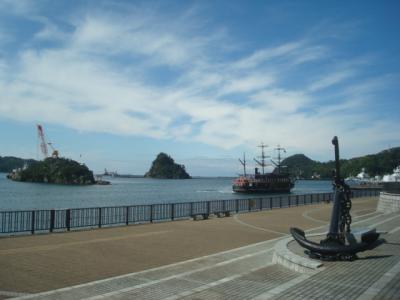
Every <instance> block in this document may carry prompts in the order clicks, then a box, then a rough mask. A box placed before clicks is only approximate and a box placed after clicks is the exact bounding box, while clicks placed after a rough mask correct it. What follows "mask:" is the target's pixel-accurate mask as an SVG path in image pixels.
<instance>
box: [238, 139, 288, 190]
mask: <svg viewBox="0 0 400 300" xmlns="http://www.w3.org/2000/svg"><path fill="white" fill-rule="evenodd" d="M258 147H260V148H261V156H260V157H259V159H255V158H254V161H255V162H256V164H257V165H258V166H259V167H261V172H260V169H259V168H258V167H256V168H255V169H254V175H248V174H247V172H246V155H245V154H243V160H241V159H239V162H240V163H241V164H242V166H243V175H242V176H239V177H238V178H236V179H235V180H234V182H233V186H232V189H233V191H234V192H236V193H289V192H290V190H291V189H292V188H293V187H294V180H293V179H292V178H291V177H290V175H289V174H288V173H287V172H284V171H283V168H284V166H282V164H281V163H282V160H281V152H282V151H284V152H286V150H285V149H284V148H282V147H280V146H279V145H278V147H277V148H275V150H277V151H278V156H277V158H276V159H277V161H276V162H275V161H273V160H271V162H272V163H273V165H274V166H275V169H274V171H273V172H271V173H266V172H265V167H266V166H268V165H267V163H266V158H268V157H267V156H266V155H265V151H264V149H265V148H266V147H267V146H266V145H264V143H261V145H259V146H258Z"/></svg>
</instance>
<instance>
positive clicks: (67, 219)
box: [65, 209, 71, 231]
mask: <svg viewBox="0 0 400 300" xmlns="http://www.w3.org/2000/svg"><path fill="white" fill-rule="evenodd" d="M65 227H66V228H67V231H70V230H71V210H70V209H67V210H66V211H65Z"/></svg>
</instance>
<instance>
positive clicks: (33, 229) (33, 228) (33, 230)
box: [31, 210, 35, 234]
mask: <svg viewBox="0 0 400 300" xmlns="http://www.w3.org/2000/svg"><path fill="white" fill-rule="evenodd" d="M31 221H32V222H31V233H32V234H35V211H34V210H32V220H31Z"/></svg>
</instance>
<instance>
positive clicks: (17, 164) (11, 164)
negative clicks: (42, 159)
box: [0, 156, 36, 173]
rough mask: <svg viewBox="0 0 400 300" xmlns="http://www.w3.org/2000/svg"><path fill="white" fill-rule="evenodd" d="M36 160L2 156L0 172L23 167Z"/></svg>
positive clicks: (0, 158)
mask: <svg viewBox="0 0 400 300" xmlns="http://www.w3.org/2000/svg"><path fill="white" fill-rule="evenodd" d="M34 162H36V160H34V159H23V158H18V157H14V156H4V157H1V156H0V172H3V173H9V172H11V171H12V170H14V169H18V168H22V167H23V166H24V165H25V164H27V165H30V164H32V163H34Z"/></svg>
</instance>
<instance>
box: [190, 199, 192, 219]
mask: <svg viewBox="0 0 400 300" xmlns="http://www.w3.org/2000/svg"><path fill="white" fill-rule="evenodd" d="M190 215H191V216H193V202H190Z"/></svg>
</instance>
